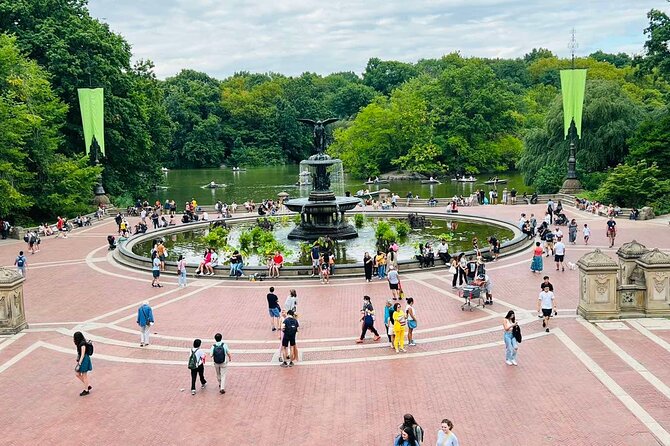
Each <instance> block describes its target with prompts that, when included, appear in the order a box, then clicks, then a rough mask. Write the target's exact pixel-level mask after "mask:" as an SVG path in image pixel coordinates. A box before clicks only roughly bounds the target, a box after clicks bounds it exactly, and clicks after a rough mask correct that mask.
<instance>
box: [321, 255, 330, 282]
mask: <svg viewBox="0 0 670 446" xmlns="http://www.w3.org/2000/svg"><path fill="white" fill-rule="evenodd" d="M319 269H320V270H321V283H328V281H329V277H330V265H329V264H328V259H326V256H325V255H324V254H321V257H319Z"/></svg>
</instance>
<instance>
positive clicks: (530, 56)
mask: <svg viewBox="0 0 670 446" xmlns="http://www.w3.org/2000/svg"><path fill="white" fill-rule="evenodd" d="M552 57H556V56H554V53H552V52H551V51H549V50H548V49H546V48H533V49H532V50H531V52H530V53H526V54H525V55H524V56H523V60H524V62H526V63H527V64H531V63H533V62H535V61H537V60H540V59H548V58H552Z"/></svg>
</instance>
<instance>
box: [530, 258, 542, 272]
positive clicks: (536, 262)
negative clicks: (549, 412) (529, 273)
mask: <svg viewBox="0 0 670 446" xmlns="http://www.w3.org/2000/svg"><path fill="white" fill-rule="evenodd" d="M530 269H531V270H533V271H542V256H533V261H532V262H531V264H530Z"/></svg>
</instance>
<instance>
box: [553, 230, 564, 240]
mask: <svg viewBox="0 0 670 446" xmlns="http://www.w3.org/2000/svg"><path fill="white" fill-rule="evenodd" d="M554 235H555V236H556V238H558V237H561V238H562V237H563V231H561V230H560V229H557V230H556V231H555V232H554Z"/></svg>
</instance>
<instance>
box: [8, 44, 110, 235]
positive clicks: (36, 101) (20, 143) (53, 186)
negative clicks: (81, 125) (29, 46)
mask: <svg viewBox="0 0 670 446" xmlns="http://www.w3.org/2000/svg"><path fill="white" fill-rule="evenodd" d="M66 113H67V106H66V105H65V104H63V103H62V102H61V101H60V100H59V99H58V97H57V96H56V95H55V93H54V92H53V90H52V88H51V85H50V84H49V80H48V75H47V73H46V72H45V71H44V70H43V69H42V68H40V67H39V66H38V65H37V64H36V63H35V62H33V61H30V60H28V59H27V58H26V57H25V56H23V55H22V54H21V53H20V51H19V49H18V45H17V39H16V37H9V36H7V35H5V34H0V215H2V216H12V217H15V218H16V219H17V220H18V221H27V222H29V221H31V220H38V219H41V218H45V217H52V216H53V213H54V212H60V211H67V212H63V214H64V215H72V213H75V212H83V211H84V210H88V208H89V206H90V201H91V199H92V197H93V189H92V186H93V183H94V181H95V178H96V176H97V175H98V174H99V172H100V169H99V168H94V167H90V166H89V165H88V164H87V163H88V158H87V157H80V158H75V159H69V158H66V157H65V156H62V155H57V154H56V150H57V149H58V146H59V144H60V143H61V140H62V139H61V133H60V132H61V129H62V126H63V123H64V120H65V116H66Z"/></svg>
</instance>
